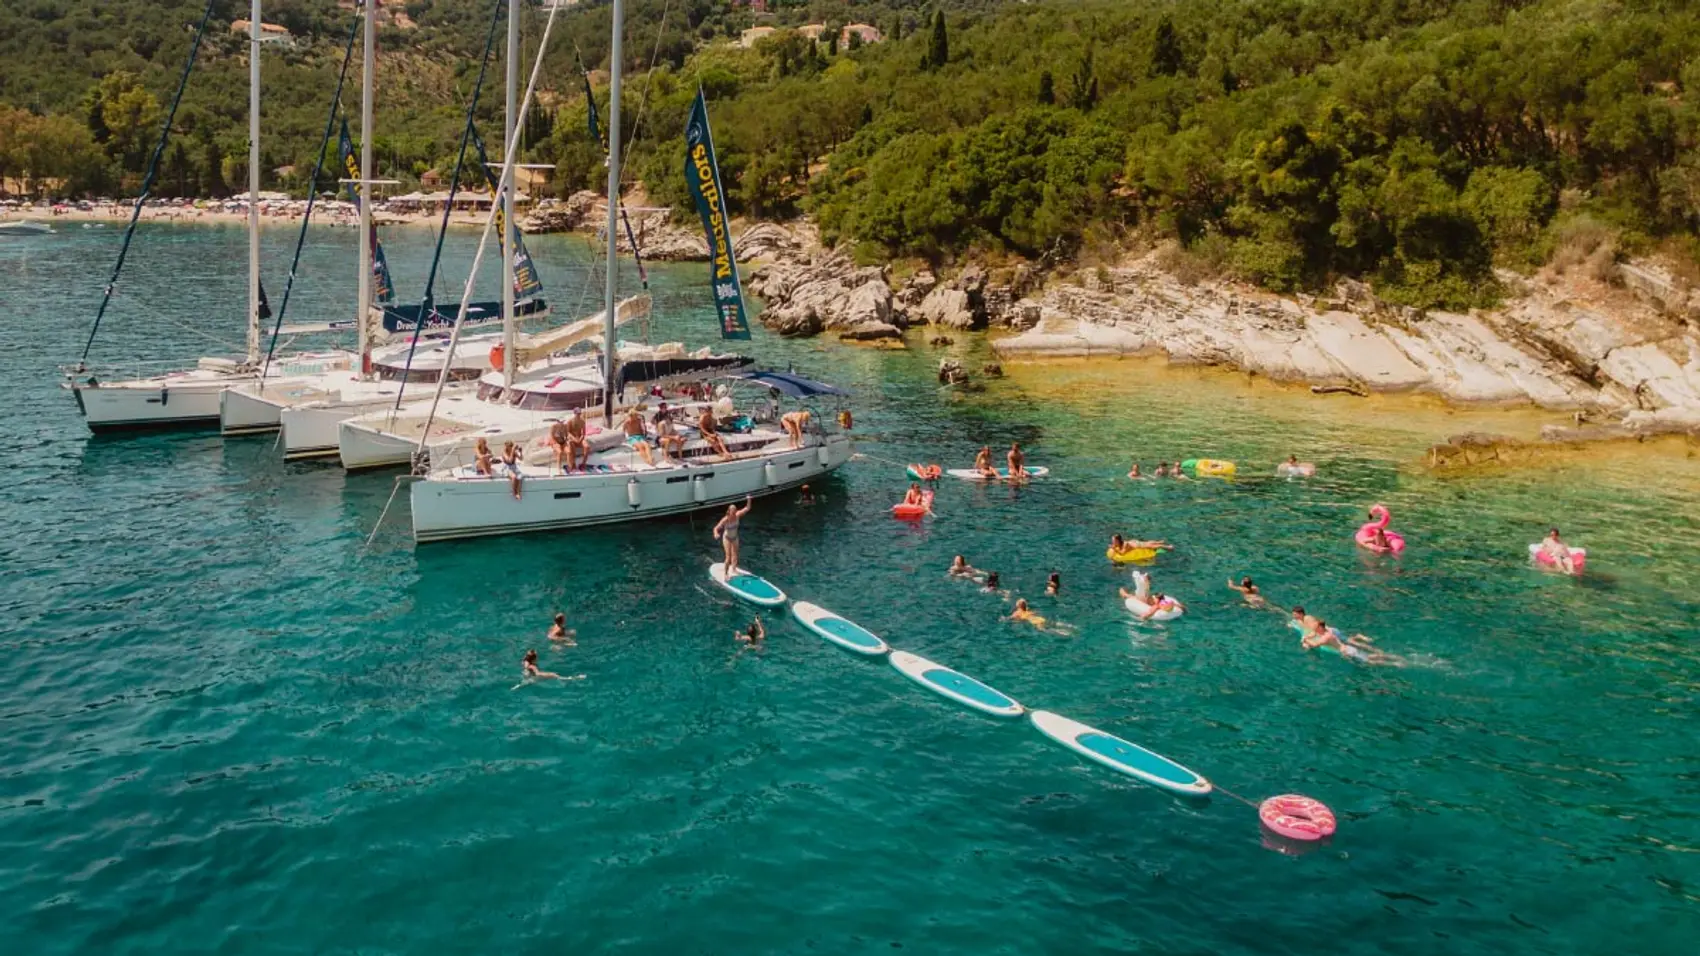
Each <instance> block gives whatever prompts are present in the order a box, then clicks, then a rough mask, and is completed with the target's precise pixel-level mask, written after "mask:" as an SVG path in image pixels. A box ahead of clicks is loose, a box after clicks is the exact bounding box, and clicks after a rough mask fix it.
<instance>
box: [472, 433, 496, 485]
mask: <svg viewBox="0 0 1700 956" xmlns="http://www.w3.org/2000/svg"><path fill="white" fill-rule="evenodd" d="M472 454H473V459H472V470H473V472H474V473H476V474H479V475H483V476H484V477H486V478H492V477H495V474H496V471H495V468H496V459H495V457H494V456H493V455H491V454H490V442H489V440H488V439H484V438H480V439H478V440H477V441H475V442H473V443H472Z"/></svg>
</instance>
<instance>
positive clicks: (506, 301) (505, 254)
mask: <svg viewBox="0 0 1700 956" xmlns="http://www.w3.org/2000/svg"><path fill="white" fill-rule="evenodd" d="M539 55H541V54H539ZM518 87H519V0H508V95H507V105H506V108H505V110H504V112H503V114H502V115H503V117H504V120H503V122H504V131H503V133H502V152H503V153H504V154H505V155H507V156H509V157H517V156H518V155H519V153H518V151H517V150H515V149H514V148H513V145H512V144H513V141H514V131H515V129H516V128H517V127H518V124H517V123H516V122H515V119H516V117H515V116H514V108H515V107H514V97H515V95H517V93H518ZM484 178H485V179H489V178H490V172H489V170H485V171H484ZM503 182H506V183H507V188H506V189H503V190H502V196H501V199H502V229H501V235H500V236H499V239H500V241H501V243H502V369H501V371H502V384H503V385H504V386H511V385H513V381H514V369H515V367H516V366H517V365H518V364H519V363H518V362H517V361H516V360H515V356H514V243H513V233H512V230H513V229H514V228H515V226H514V180H512V179H505V180H503ZM491 198H492V199H494V198H495V197H494V196H492V197H491Z"/></svg>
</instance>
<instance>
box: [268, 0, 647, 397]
mask: <svg viewBox="0 0 1700 956" xmlns="http://www.w3.org/2000/svg"><path fill="white" fill-rule="evenodd" d="M254 2H255V3H258V2H259V0H254ZM613 20H614V36H613V40H612V41H611V44H610V46H609V50H608V86H609V93H608V97H609V99H608V269H607V276H606V283H605V285H606V288H605V291H604V294H603V297H602V305H603V310H604V311H603V313H602V367H603V369H604V372H605V374H604V376H603V380H602V419H603V421H604V422H612V421H613V420H614V376H615V373H616V372H617V371H618V368H617V366H618V364H619V362H618V357H617V356H616V355H615V352H614V277H615V274H616V273H617V272H618V269H619V264H620V259H619V256H620V229H619V222H620V34H621V32H622V30H621V27H622V26H623V24H624V11H622V9H621V3H620V0H614V10H613Z"/></svg>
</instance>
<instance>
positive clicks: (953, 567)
mask: <svg viewBox="0 0 1700 956" xmlns="http://www.w3.org/2000/svg"><path fill="white" fill-rule="evenodd" d="M947 573H948V574H949V575H950V576H951V577H953V578H974V579H976V580H978V579H979V577H980V569H978V568H976V567H974V566H973V565H971V564H969V563H968V559H967V558H965V557H963V556H962V555H960V554H959V555H957V556H956V557H955V558H954V559H952V560H951V562H950V571H949V572H947Z"/></svg>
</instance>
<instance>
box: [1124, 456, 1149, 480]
mask: <svg viewBox="0 0 1700 956" xmlns="http://www.w3.org/2000/svg"><path fill="white" fill-rule="evenodd" d="M1127 476H1128V477H1129V478H1133V479H1136V480H1137V479H1140V478H1144V477H1145V476H1144V475H1142V474H1140V473H1139V462H1137V461H1136V462H1134V463H1133V467H1132V468H1129V469H1128V470H1127Z"/></svg>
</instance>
